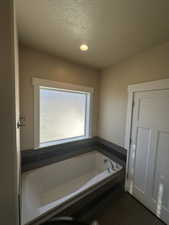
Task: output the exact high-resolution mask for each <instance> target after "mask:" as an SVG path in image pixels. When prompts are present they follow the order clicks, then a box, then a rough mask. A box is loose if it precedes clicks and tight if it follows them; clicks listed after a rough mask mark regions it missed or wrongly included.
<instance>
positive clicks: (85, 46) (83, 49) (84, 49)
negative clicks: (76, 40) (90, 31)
mask: <svg viewBox="0 0 169 225" xmlns="http://www.w3.org/2000/svg"><path fill="white" fill-rule="evenodd" d="M80 50H81V51H87V50H88V46H87V45H86V44H83V45H80Z"/></svg>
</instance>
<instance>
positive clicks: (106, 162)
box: [104, 159, 115, 173]
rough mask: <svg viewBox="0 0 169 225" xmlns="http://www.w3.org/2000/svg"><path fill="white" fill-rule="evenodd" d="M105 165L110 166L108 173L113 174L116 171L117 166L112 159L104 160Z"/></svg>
mask: <svg viewBox="0 0 169 225" xmlns="http://www.w3.org/2000/svg"><path fill="white" fill-rule="evenodd" d="M104 164H107V165H108V168H107V170H108V172H109V173H110V172H112V171H113V170H114V169H115V165H114V164H113V162H112V161H111V160H110V159H104Z"/></svg>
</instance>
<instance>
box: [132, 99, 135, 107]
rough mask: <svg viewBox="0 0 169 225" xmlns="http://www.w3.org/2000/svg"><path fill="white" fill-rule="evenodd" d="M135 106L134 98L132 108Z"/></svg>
mask: <svg viewBox="0 0 169 225" xmlns="http://www.w3.org/2000/svg"><path fill="white" fill-rule="evenodd" d="M134 106H135V101H134V100H133V102H132V108H134Z"/></svg>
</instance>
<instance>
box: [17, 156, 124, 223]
mask: <svg viewBox="0 0 169 225" xmlns="http://www.w3.org/2000/svg"><path fill="white" fill-rule="evenodd" d="M112 167H113V169H112ZM121 169H122V167H121V166H120V165H119V164H117V163H114V162H113V161H111V160H110V159H109V158H107V157H106V156H105V155H103V154H101V153H99V152H90V153H85V154H82V155H78V156H75V157H73V158H70V159H67V160H64V161H61V162H57V163H54V164H52V165H48V166H45V167H42V168H39V169H35V170H32V171H30V172H27V173H24V174H23V175H22V213H21V214H22V215H21V217H22V224H26V223H29V222H30V221H32V220H34V219H36V218H37V217H39V216H40V215H42V214H44V213H46V212H47V211H48V210H50V209H52V208H55V207H59V206H60V205H61V204H63V203H64V202H66V201H68V200H70V199H72V198H73V197H75V196H78V195H79V194H81V193H83V192H84V191H85V190H87V189H89V188H91V187H92V186H93V185H95V184H97V183H99V182H101V181H103V180H105V179H107V178H108V177H110V176H111V175H113V174H114V173H116V172H117V171H119V170H121Z"/></svg>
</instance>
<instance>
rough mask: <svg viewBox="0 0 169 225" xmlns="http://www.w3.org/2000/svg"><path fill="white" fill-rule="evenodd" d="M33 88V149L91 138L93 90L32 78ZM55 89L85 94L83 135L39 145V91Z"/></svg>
mask: <svg viewBox="0 0 169 225" xmlns="http://www.w3.org/2000/svg"><path fill="white" fill-rule="evenodd" d="M32 84H33V86H34V149H39V148H43V147H47V146H52V145H57V144H62V143H68V142H72V141H78V140H84V139H87V138H90V137H92V115H93V93H94V89H93V88H91V87H87V86H81V85H74V84H71V83H63V82H57V81H52V80H46V79H40V78H35V77H34V78H32ZM41 88H46V89H56V90H58V91H66V92H73V93H82V94H86V113H85V135H84V136H78V137H72V138H65V139H60V140H56V141H49V142H44V143H40V89H41Z"/></svg>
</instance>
